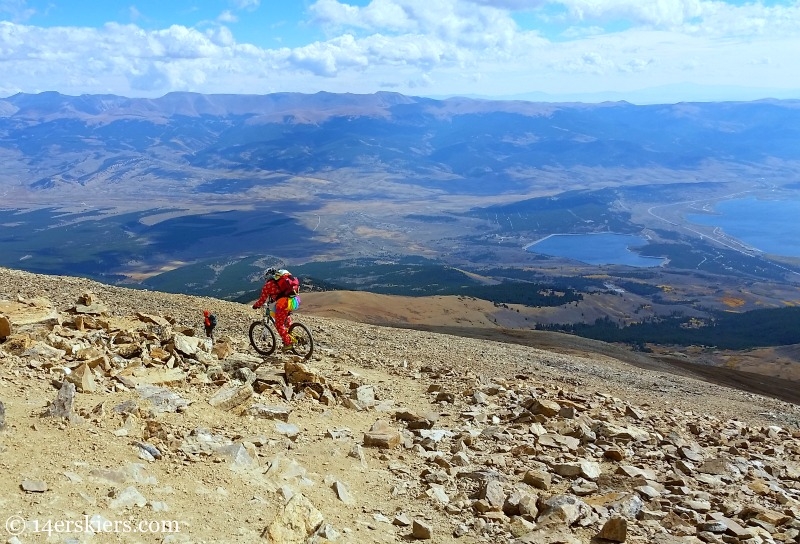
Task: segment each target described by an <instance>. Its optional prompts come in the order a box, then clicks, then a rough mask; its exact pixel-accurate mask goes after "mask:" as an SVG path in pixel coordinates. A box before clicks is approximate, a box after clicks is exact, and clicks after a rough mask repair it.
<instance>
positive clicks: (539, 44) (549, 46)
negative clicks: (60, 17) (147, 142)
mask: <svg viewBox="0 0 800 544" xmlns="http://www.w3.org/2000/svg"><path fill="white" fill-rule="evenodd" d="M12 3H13V4H16V5H17V7H19V6H20V5H22V6H24V4H22V3H19V2H15V3H14V2H12ZM8 5H10V3H9V2H8V1H5V2H4V0H0V10H2V7H3V6H8ZM229 6H230V7H231V10H230V11H224V12H222V14H221V15H220V16H219V18H218V20H217V21H216V22H214V23H211V24H209V22H207V21H206V22H202V24H199V25H198V26H200V27H202V29H198V28H191V27H187V26H182V25H172V26H169V27H165V28H161V29H157V30H152V31H151V30H145V29H143V28H141V27H139V26H137V25H135V24H129V25H121V24H117V23H112V24H108V25H106V26H104V27H101V28H96V29H92V28H68V27H48V28H44V27H35V26H27V25H23V24H19V23H15V22H11V21H10V20H8V19H6V20H5V21H0V67H1V68H0V70H2V72H1V73H2V76H1V77H0V95H7V94H12V93H13V92H18V91H23V92H38V91H40V90H50V89H55V90H59V91H61V92H65V93H68V94H81V93H98V92H114V93H116V94H127V95H134V96H142V95H149V96H157V95H160V94H164V93H166V92H169V91H172V90H190V91H197V92H242V93H257V92H272V91H281V90H297V91H305V92H316V91H317V90H330V91H334V92H344V91H350V92H374V91H376V90H379V89H381V88H392V89H396V90H398V91H399V92H412V93H413V92H423V91H424V92H428V93H431V94H439V95H442V94H486V95H492V94H494V95H497V94H515V93H524V92H532V91H544V92H549V93H564V92H588V91H591V90H593V89H599V90H611V89H618V90H628V89H637V88H643V87H650V86H654V85H668V84H670V83H675V82H684V81H692V82H695V83H696V84H707V85H712V84H727V85H737V84H738V85H765V86H775V87H776V88H794V89H800V69H799V68H800V66H799V65H800V61H798V60H797V59H798V54H797V51H799V50H800V38H798V37H796V36H797V32H796V29H797V28H798V26H800V3H798V2H796V1H795V2H794V3H792V4H784V5H781V4H773V5H770V6H767V5H764V4H763V3H760V2H757V3H749V4H744V5H741V6H735V5H732V4H728V3H726V2H722V1H719V0H713V1H712V0H649V1H644V0H559V1H555V0H550V1H546V0H372V1H370V2H369V3H367V4H366V5H364V6H355V5H349V4H347V3H345V2H340V1H336V0H317V1H315V2H313V3H312V4H310V6H309V9H308V16H309V17H310V20H309V21H307V24H309V25H311V27H312V28H314V29H315V30H319V29H324V30H325V32H326V33H327V34H326V35H327V38H324V39H317V40H316V41H314V42H311V43H307V44H304V45H301V46H299V47H294V48H289V47H278V48H268V47H263V46H258V45H255V44H249V43H239V42H237V40H236V34H235V32H236V29H237V28H238V27H239V25H240V24H243V23H245V22H246V21H245V17H244V16H242V17H241V18H239V22H238V23H236V24H234V23H235V22H236V19H237V18H238V15H239V14H237V12H236V11H235V10H253V9H257V8H259V6H260V4H259V2H257V1H254V0H241V1H237V2H234V1H231V2H229ZM515 11H519V12H522V11H524V12H526V13H525V16H524V17H521V18H519V17H518V18H517V20H520V21H524V24H525V25H526V26H525V27H521V26H520V25H522V24H523V23H517V22H516V21H515V19H514V15H515V13H514V12H515ZM0 16H2V11H0ZM554 16H560V17H562V19H561V21H560V25H558V26H557V28H558V29H560V30H561V31H562V33H561V35H560V36H559V40H560V41H558V42H553V41H550V40H548V39H546V38H544V37H543V35H542V34H540V33H539V32H538V31H537V30H536V28H535V27H534V26H532V24H531V21H537V20H539V21H541V20H544V18H545V17H549V19H548V20H547V22H549V23H553V19H552V17H554ZM619 21H623V22H624V23H625V24H623V25H619V24H616V25H614V26H613V27H612V26H608V23H609V22H619ZM220 23H230V24H231V26H230V27H228V26H226V25H222V24H220ZM314 25H316V26H314ZM620 26H621V27H624V28H625V30H614V31H611V30H609V28H619V27H620ZM549 30H550V33H549V34H547V35H553V33H552V27H551V28H550V29H549ZM317 36H319V34H318V35H317ZM277 38H278V36H276V38H275V40H274V41H272V42H271V43H279V41H278V40H277ZM287 43H288V42H287ZM294 43H296V42H294ZM43 86H47V88H43ZM3 93H5V94H3Z"/></svg>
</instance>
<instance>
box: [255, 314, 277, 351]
mask: <svg viewBox="0 0 800 544" xmlns="http://www.w3.org/2000/svg"><path fill="white" fill-rule="evenodd" d="M250 345H251V346H253V349H254V350H256V351H257V352H258V353H260V354H261V355H272V352H273V351H275V345H276V341H275V332H274V331H273V330H272V328H271V327H268V326H267V325H266V324H265V323H264V321H255V322H253V324H252V325H250Z"/></svg>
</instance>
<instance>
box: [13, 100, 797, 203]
mask: <svg viewBox="0 0 800 544" xmlns="http://www.w3.org/2000/svg"><path fill="white" fill-rule="evenodd" d="M0 153H1V154H2V157H3V163H4V169H3V171H2V172H0V188H3V187H7V186H9V185H14V186H17V187H20V186H22V187H27V188H29V189H52V188H55V187H58V186H64V185H65V184H66V185H87V184H91V183H92V182H93V181H98V180H100V181H109V182H120V181H124V180H126V179H131V180H134V179H135V180H137V183H140V184H145V188H146V185H147V183H148V180H152V179H153V178H154V177H156V178H160V179H161V180H164V179H173V180H178V181H179V184H178V186H177V187H173V190H183V189H196V190H198V191H200V192H204V191H205V192H207V191H212V192H218V193H219V192H225V193H236V192H240V191H244V190H247V189H250V188H252V187H253V185H254V184H256V183H257V182H256V181H254V180H253V177H252V174H254V173H257V174H258V176H259V177H262V176H263V174H264V173H265V172H273V173H275V172H277V173H283V174H291V175H298V174H304V175H313V174H319V173H325V172H331V171H337V170H342V169H351V171H352V170H356V171H358V172H361V173H364V172H368V173H374V172H380V173H382V174H388V175H390V176H395V177H400V178H402V182H403V183H404V184H413V185H419V184H422V185H424V186H426V187H434V188H435V189H436V190H437V191H444V192H447V193H466V194H497V193H504V192H508V191H525V190H530V188H531V186H532V185H533V184H534V181H533V179H534V178H536V177H537V176H538V175H543V174H547V173H548V172H552V171H560V172H577V171H581V170H583V176H582V179H583V178H585V177H586V174H587V172H586V171H585V169H586V168H590V169H596V168H599V169H602V170H605V171H607V170H608V169H615V170H616V169H627V170H629V169H642V168H656V169H668V170H676V169H677V170H685V171H689V172H698V173H703V172H708V169H707V168H708V166H709V164H711V163H714V164H716V165H717V166H716V169H715V170H712V171H716V172H717V173H718V174H720V175H721V176H728V177H729V176H730V173H731V169H732V168H734V169H735V168H739V167H741V166H752V165H759V166H760V167H763V168H764V169H765V171H766V173H767V174H768V175H775V176H779V177H783V176H786V175H787V174H790V173H793V172H794V171H795V168H794V166H792V165H788V164H787V163H795V162H796V161H798V160H799V159H800V101H798V100H761V101H755V102H725V103H681V104H674V105H651V106H635V105H632V104H629V103H626V102H614V103H602V104H582V103H569V104H557V103H536V102H526V101H489V100H477V99H468V98H450V99H447V100H433V99H428V98H419V97H410V96H404V95H400V94H396V93H386V92H381V93H376V94H372V95H354V94H331V93H317V94H314V95H304V94H296V93H278V94H270V95H200V94H193V93H170V94H168V95H166V96H164V97H161V98H158V99H139V98H125V97H120V96H113V95H84V96H78V97H73V96H65V95H61V94H58V93H55V92H45V93H41V94H36V95H30V94H17V95H14V96H11V97H9V98H6V99H2V100H0ZM221 171H222V172H224V174H221V173H220V172H221ZM231 174H234V175H231ZM223 178H224V179H225V181H221V180H222V179H223ZM603 178H605V179H603ZM609 181H611V180H609V179H608V176H600V177H598V179H596V180H594V182H595V184H596V183H605V184H607V183H608V182H609ZM614 181H616V180H614ZM590 182H591V180H590ZM215 184H217V185H215ZM220 184H221V185H220ZM157 185H160V186H162V187H163V185H164V184H163V183H161V184H157Z"/></svg>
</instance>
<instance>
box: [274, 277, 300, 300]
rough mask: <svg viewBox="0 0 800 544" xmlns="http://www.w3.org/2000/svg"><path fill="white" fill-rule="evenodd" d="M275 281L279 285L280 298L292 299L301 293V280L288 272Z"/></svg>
mask: <svg viewBox="0 0 800 544" xmlns="http://www.w3.org/2000/svg"><path fill="white" fill-rule="evenodd" d="M275 281H276V283H277V284H278V289H280V293H279V294H278V298H281V297H292V296H294V295H296V294H297V293H298V292H299V291H300V280H298V279H297V278H295V277H294V276H292V275H291V274H289V273H288V272H287V273H286V274H284V275H283V276H281V277H280V278H278V279H277V280H275Z"/></svg>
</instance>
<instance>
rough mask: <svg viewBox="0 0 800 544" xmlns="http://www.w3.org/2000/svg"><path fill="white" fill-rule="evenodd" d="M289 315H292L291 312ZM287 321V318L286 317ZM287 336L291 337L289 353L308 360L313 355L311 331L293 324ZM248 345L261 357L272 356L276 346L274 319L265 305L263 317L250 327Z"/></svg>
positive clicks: (303, 326)
mask: <svg viewBox="0 0 800 544" xmlns="http://www.w3.org/2000/svg"><path fill="white" fill-rule="evenodd" d="M289 315H292V314H291V312H290V313H289ZM287 320H288V316H287ZM288 332H289V336H291V337H292V346H291V348H290V350H289V351H290V352H291V353H294V354H295V355H298V356H300V357H302V358H303V360H308V359H310V358H311V355H312V354H313V353H314V337H313V336H311V330H309V328H308V327H306V326H305V325H303V324H302V323H297V322H294V323H292V324H291V325H290V326H289V330H288ZM250 345H252V346H253V349H255V350H256V351H257V352H258V353H259V354H261V355H265V356H267V355H272V353H273V352H274V351H275V347H276V346H277V335H276V334H275V318H274V317H272V313H271V312H270V310H269V307H268V305H267V304H265V305H264V317H262V318H261V319H259V320H258V321H254V322H253V323H252V324H251V325H250Z"/></svg>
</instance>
